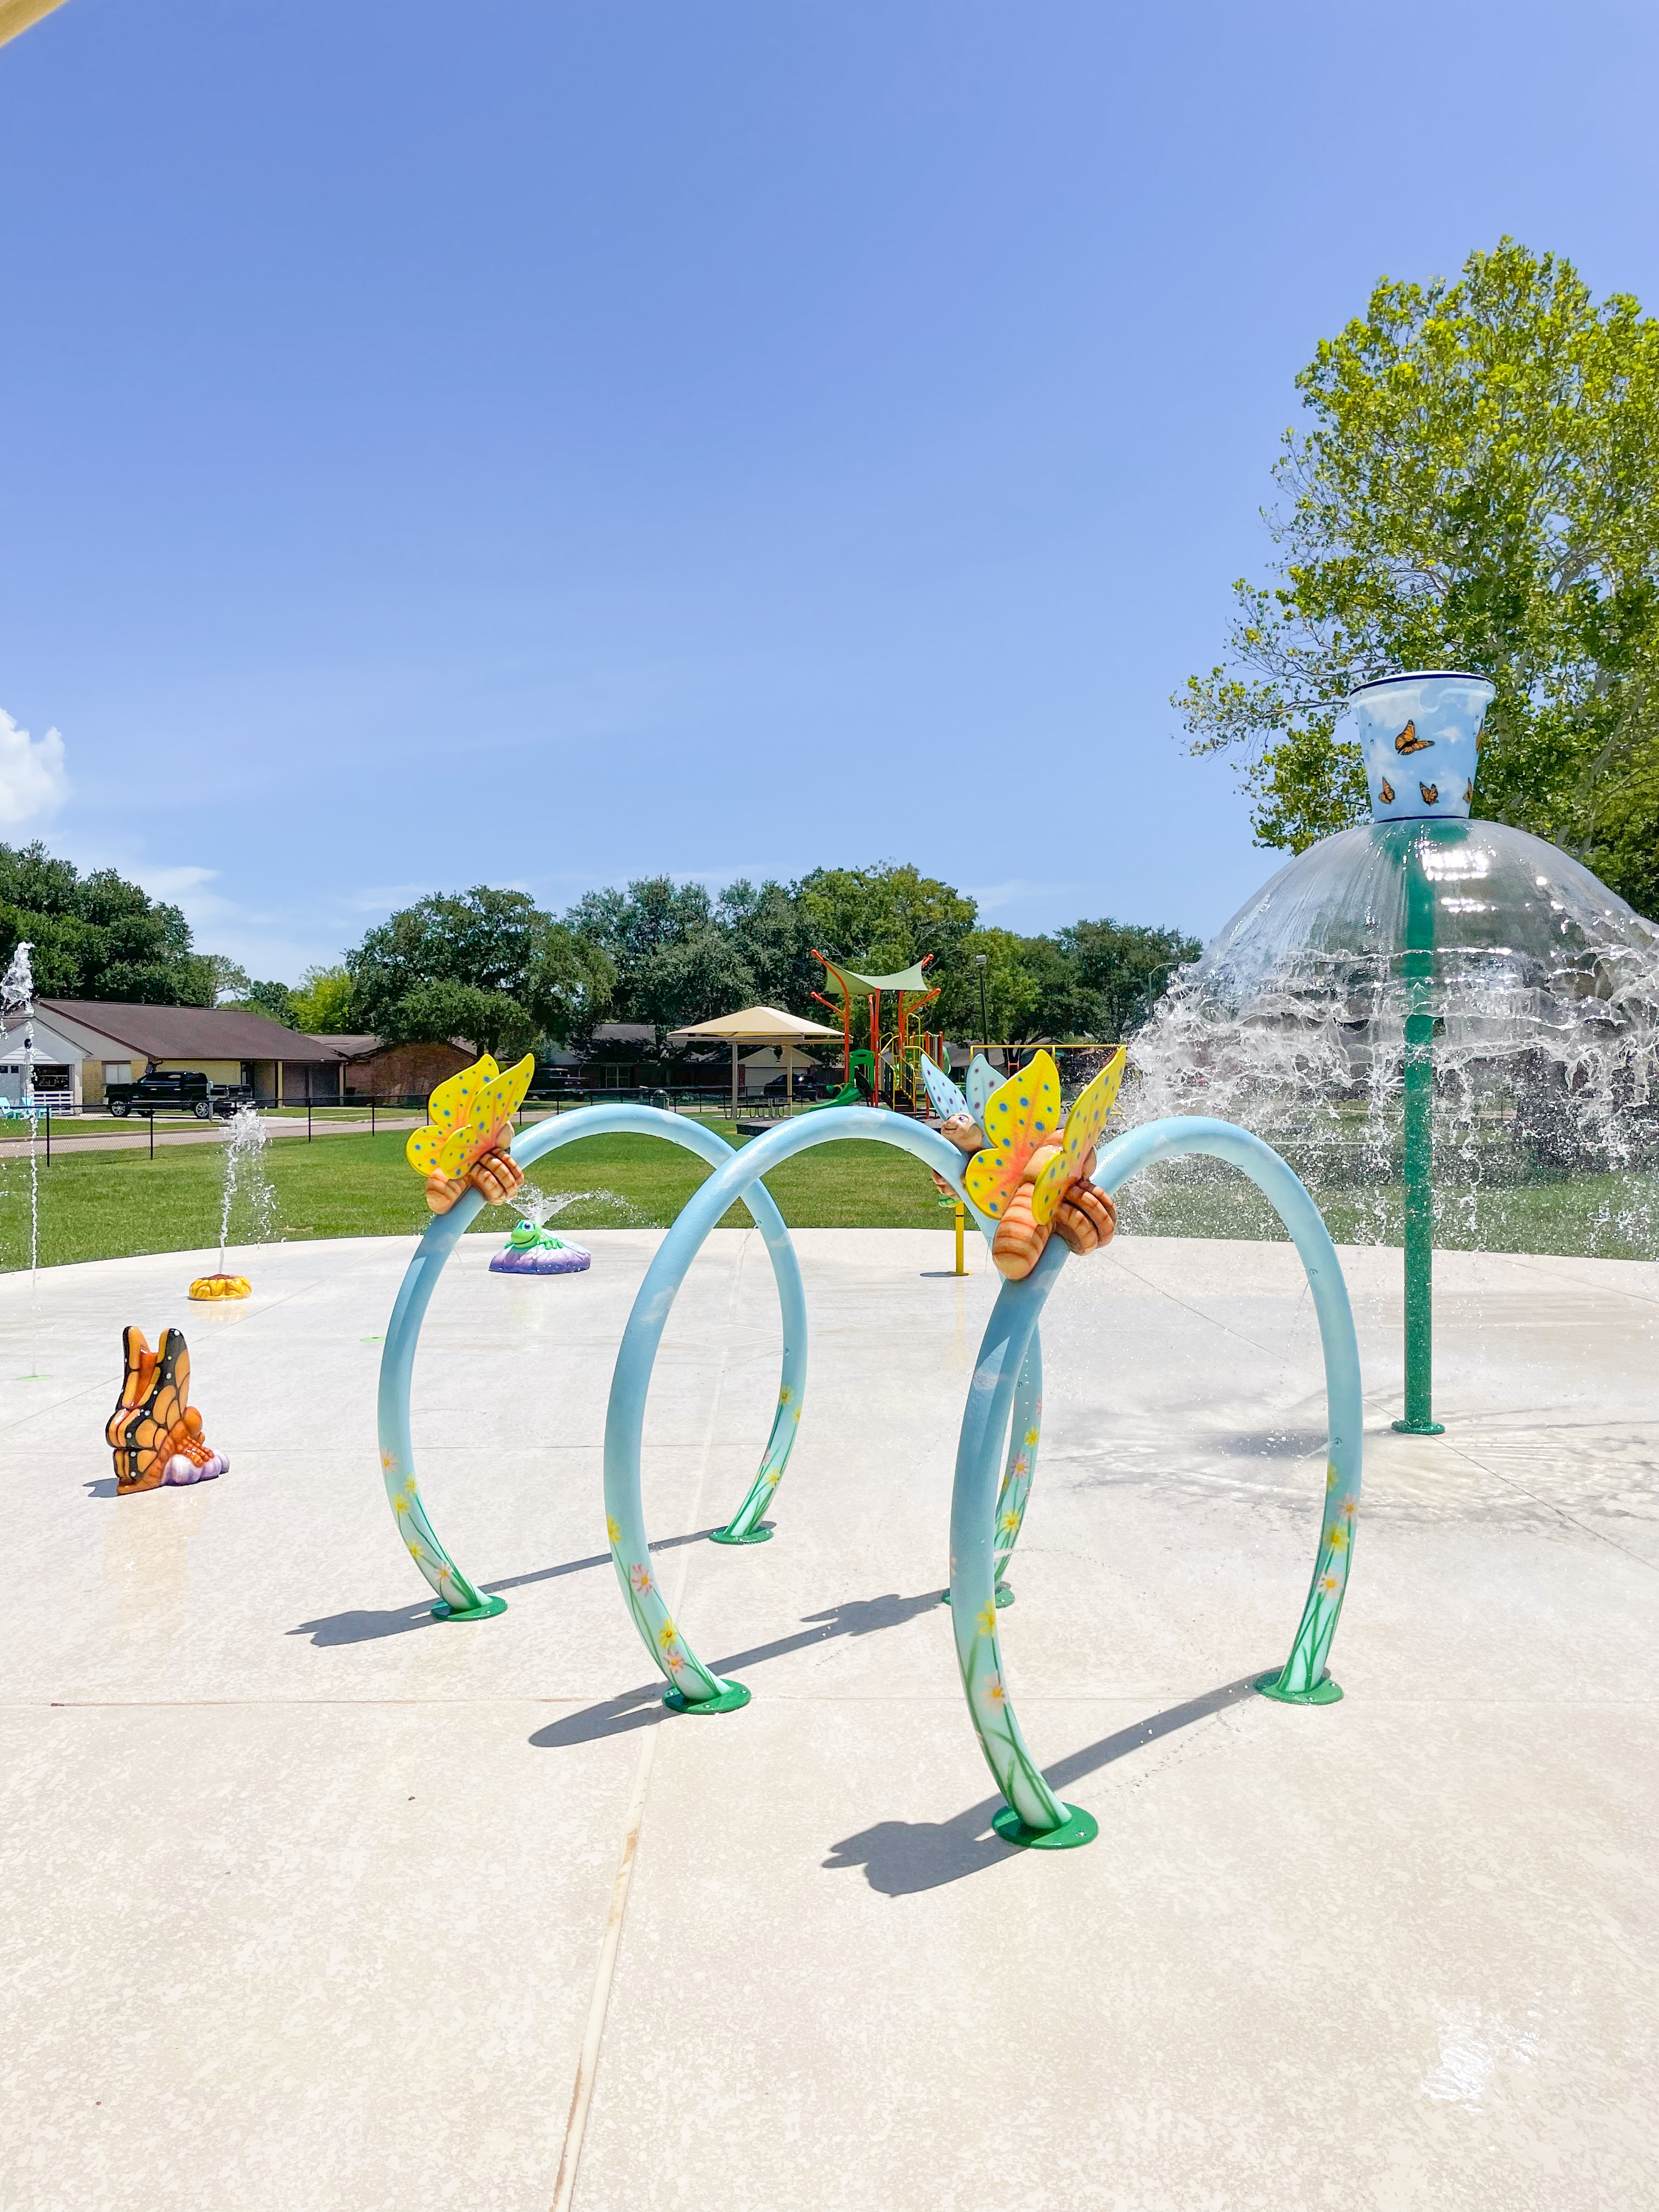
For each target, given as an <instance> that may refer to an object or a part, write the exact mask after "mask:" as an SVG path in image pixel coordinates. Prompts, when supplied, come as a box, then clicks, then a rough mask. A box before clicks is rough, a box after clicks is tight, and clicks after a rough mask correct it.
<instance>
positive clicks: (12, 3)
mask: <svg viewBox="0 0 1659 2212" xmlns="http://www.w3.org/2000/svg"><path fill="white" fill-rule="evenodd" d="M62 5H63V0H0V46H4V45H5V43H6V41H7V40H8V39H15V37H16V36H17V33H19V32H20V31H27V28H28V27H29V25H30V24H31V23H38V22H39V21H40V18H41V17H42V16H43V15H51V13H52V9H54V8H60V7H62Z"/></svg>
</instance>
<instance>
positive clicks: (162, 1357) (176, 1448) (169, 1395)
mask: <svg viewBox="0 0 1659 2212" xmlns="http://www.w3.org/2000/svg"><path fill="white" fill-rule="evenodd" d="M121 1356H122V1361H123V1364H124V1370H125V1371H124V1373H123V1375H122V1378H121V1395H120V1396H119V1398H118V1399H117V1401H116V1404H115V1411H114V1412H113V1413H112V1414H111V1415H110V1417H109V1419H108V1421H107V1422H106V1424H105V1427H104V1439H105V1442H106V1443H108V1444H109V1446H110V1447H111V1449H112V1451H113V1452H114V1454H115V1489H116V1495H117V1496H118V1497H120V1498H127V1497H130V1496H131V1494H132V1493H133V1492H135V1491H139V1490H159V1489H160V1488H161V1486H162V1485H163V1484H167V1485H170V1486H178V1485H180V1484H185V1483H192V1482H214V1481H216V1480H217V1479H218V1478H219V1476H220V1475H222V1474H228V1472H229V1468H230V1462H229V1461H228V1459H227V1458H226V1456H225V1455H224V1454H223V1453H222V1452H216V1451H215V1450H214V1449H213V1447H212V1445H211V1444H210V1443H209V1442H208V1440H207V1438H206V1437H204V1435H203V1434H202V1417H201V1415H200V1414H199V1413H197V1410H196V1408H195V1407H194V1406H191V1405H187V1404H186V1403H185V1400H186V1399H187V1398H188V1397H189V1395H190V1353H189V1352H188V1350H187V1349H186V1348H185V1340H184V1338H183V1337H182V1336H181V1335H180V1334H179V1331H178V1330H177V1329H176V1328H164V1329H163V1330H162V1331H161V1337H160V1339H159V1340H158V1342H157V1344H156V1347H155V1351H154V1352H152V1351H151V1350H150V1348H149V1345H148V1344H147V1343H146V1342H145V1340H144V1333H143V1330H142V1329H137V1328H125V1329H123V1330H122V1332H121Z"/></svg>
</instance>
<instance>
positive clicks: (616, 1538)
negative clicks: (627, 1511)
mask: <svg viewBox="0 0 1659 2212" xmlns="http://www.w3.org/2000/svg"><path fill="white" fill-rule="evenodd" d="M605 1534H606V1535H607V1536H608V1537H609V1538H610V1539H611V1542H612V1543H613V1544H620V1543H621V1541H622V1522H620V1521H618V1520H617V1516H616V1515H615V1514H614V1513H607V1514H606V1515H605Z"/></svg>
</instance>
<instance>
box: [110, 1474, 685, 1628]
mask: <svg viewBox="0 0 1659 2212" xmlns="http://www.w3.org/2000/svg"><path fill="white" fill-rule="evenodd" d="M92 1487H93V1488H94V1491H96V1492H98V1494H99V1495H103V1494H105V1493H104V1492H103V1491H102V1490H101V1489H100V1487H99V1486H97V1485H94V1486H92ZM114 1488H115V1482H114V1479H113V1477H112V1478H111V1480H110V1482H109V1485H108V1489H109V1490H110V1491H113V1490H114ZM711 1533H712V1532H711V1531H710V1530H709V1529H707V1528H694V1529H693V1530H692V1531H691V1534H690V1535H689V1536H665V1537H664V1538H663V1539H662V1540H661V1541H660V1542H659V1543H655V1544H653V1546H652V1547H651V1548H652V1550H653V1552H672V1551H675V1550H677V1549H678V1547H679V1546H680V1545H682V1544H699V1543H701V1542H702V1541H703V1539H704V1538H705V1537H706V1536H708V1535H709V1534H711ZM609 1565H611V1554H610V1553H609V1552H595V1553H593V1554H592V1557H591V1558H589V1559H562V1560H561V1561H560V1563H559V1565H557V1566H556V1567H538V1568H537V1569H536V1571H535V1572H534V1573H533V1574H528V1575H507V1576H505V1577H502V1579H501V1581H500V1582H494V1583H479V1584H478V1585H477V1587H478V1588H479V1589H481V1590H483V1591H484V1592H486V1593H487V1594H488V1595H489V1596H491V1597H495V1596H499V1595H500V1594H501V1591H502V1590H512V1589H524V1588H525V1586H526V1584H527V1583H550V1582H556V1581H557V1579H558V1577H560V1576H561V1575H579V1574H581V1573H583V1572H584V1571H586V1569H587V1568H589V1567H608V1566H609ZM434 1604H435V1599H433V1598H432V1597H430V1596H427V1597H423V1598H421V1599H419V1600H418V1601H416V1603H415V1604H413V1605H400V1606H393V1607H391V1608H390V1609H389V1610H388V1611H386V1612H385V1613H369V1612H366V1611H354V1612H351V1613H329V1614H327V1615H326V1616H325V1618H324V1619H323V1620H302V1621H301V1623H300V1626H298V1627H297V1628H290V1629H289V1632H288V1633H289V1635H290V1636H308V1637H309V1638H311V1640H312V1642H313V1644H315V1645H316V1646H318V1648H319V1650H320V1649H323V1648H325V1647H326V1646H328V1645H330V1644H372V1643H373V1642H374V1640H375V1638H377V1637H381V1636H402V1635H403V1634H404V1632H406V1631H407V1630H409V1629H411V1628H425V1627H427V1626H432V1627H434V1628H441V1627H443V1626H446V1625H447V1624H446V1623H444V1622H442V1621H438V1620H433V1618H432V1607H433V1605H434ZM464 1625H465V1626H473V1625H474V1624H471V1623H466V1624H464Z"/></svg>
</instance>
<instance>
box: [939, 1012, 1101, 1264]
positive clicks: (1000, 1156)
mask: <svg viewBox="0 0 1659 2212" xmlns="http://www.w3.org/2000/svg"><path fill="white" fill-rule="evenodd" d="M1126 1059H1127V1054H1126V1053H1125V1052H1124V1049H1123V1047H1122V1046H1121V1045H1120V1046H1119V1047H1118V1048H1117V1050H1116V1051H1115V1053H1114V1054H1112V1057H1111V1058H1110V1060H1108V1061H1107V1063H1106V1065H1105V1066H1104V1067H1103V1068H1102V1069H1101V1071H1100V1073H1099V1074H1098V1075H1097V1076H1096V1078H1095V1079H1094V1081H1093V1082H1092V1083H1091V1084H1090V1085H1089V1086H1088V1088H1087V1089H1086V1090H1085V1091H1082V1092H1081V1093H1080V1094H1079V1097H1077V1098H1076V1100H1075V1101H1074V1102H1073V1106H1072V1110H1071V1112H1070V1113H1069V1114H1068V1115H1066V1131H1065V1134H1064V1136H1063V1137H1062V1138H1061V1139H1060V1150H1059V1151H1058V1152H1056V1153H1055V1155H1054V1158H1053V1159H1051V1160H1050V1161H1048V1164H1047V1165H1046V1166H1045V1167H1044V1168H1043V1170H1042V1173H1041V1174H1040V1175H1039V1176H1038V1177H1037V1180H1036V1188H1035V1189H1034V1190H1033V1192H1032V1194H1031V1217H1032V1218H1033V1220H1035V1221H1036V1225H1037V1226H1038V1227H1039V1228H1046V1227H1047V1226H1048V1223H1049V1222H1050V1221H1051V1220H1052V1219H1053V1218H1054V1208H1055V1207H1056V1206H1058V1205H1059V1204H1060V1200H1061V1199H1063V1198H1064V1197H1065V1195H1066V1192H1067V1191H1068V1190H1069V1189H1070V1188H1071V1187H1072V1185H1073V1183H1074V1182H1077V1181H1078V1179H1079V1176H1081V1175H1082V1173H1083V1163H1084V1162H1085V1160H1086V1159H1087V1158H1088V1157H1089V1155H1090V1153H1091V1152H1092V1151H1093V1150H1094V1148H1095V1145H1096V1141H1097V1139H1098V1138H1099V1135H1100V1133H1101V1130H1102V1129H1103V1127H1105V1123H1106V1116H1107V1115H1109V1113H1110V1112H1111V1110H1112V1106H1113V1103H1114V1101H1115V1099H1116V1097H1117V1090H1118V1085H1119V1084H1121V1082H1122V1080H1123V1068H1124V1063H1125V1060H1126ZM982 1127H983V1128H984V1131H985V1149H984V1151H983V1152H975V1154H974V1156H973V1158H971V1159H970V1160H969V1163H968V1165H967V1168H966V1170H965V1171H964V1174H963V1182H965V1183H966V1185H967V1189H968V1195H969V1198H970V1199H971V1200H973V1202H974V1204H975V1206H977V1207H978V1209H979V1211H980V1212H981V1213H982V1214H984V1215H985V1216H986V1217H987V1219H989V1220H992V1221H1000V1220H1001V1218H1002V1217H1003V1215H1004V1214H1005V1213H1006V1212H1007V1210H1008V1206H1009V1204H1010V1201H1011V1200H1012V1198H1013V1195H1014V1193H1015V1192H1016V1191H1017V1190H1018V1188H1019V1186H1020V1180H1021V1177H1022V1176H1024V1173H1025V1170H1026V1168H1027V1166H1028V1165H1029V1164H1030V1158H1031V1155H1032V1153H1033V1152H1036V1151H1037V1150H1038V1148H1039V1147H1040V1146H1042V1145H1045V1144H1047V1143H1048V1141H1049V1139H1051V1138H1052V1137H1053V1135H1054V1131H1055V1130H1056V1129H1057V1128H1059V1127H1060V1070H1059V1069H1058V1068H1057V1067H1056V1066H1054V1060H1053V1059H1052V1058H1051V1057H1050V1055H1049V1054H1048V1053H1046V1052H1040V1053H1038V1054H1037V1055H1036V1058H1035V1059H1034V1060H1032V1061H1031V1063H1030V1066H1027V1067H1022V1068H1021V1069H1020V1071H1019V1073H1018V1075H1011V1076H1010V1077H1009V1078H1008V1080H1007V1081H1006V1083H1000V1084H999V1085H997V1088H996V1089H995V1090H994V1091H993V1092H992V1093H991V1095H990V1097H988V1098H987V1100H986V1102H985V1116H984V1121H983V1123H982Z"/></svg>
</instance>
